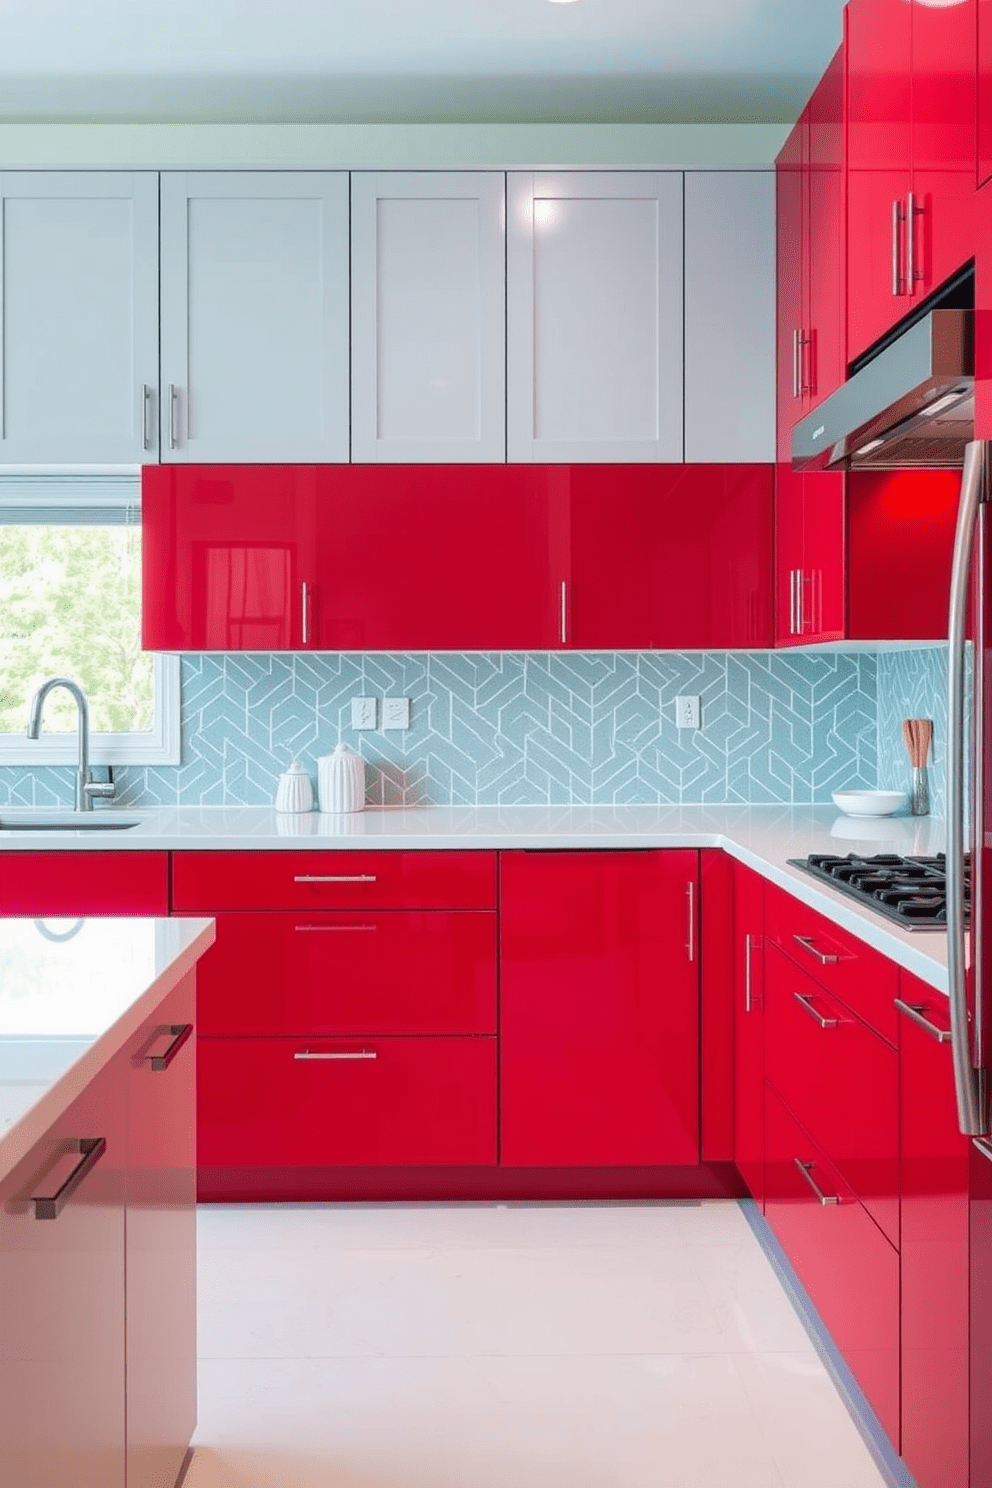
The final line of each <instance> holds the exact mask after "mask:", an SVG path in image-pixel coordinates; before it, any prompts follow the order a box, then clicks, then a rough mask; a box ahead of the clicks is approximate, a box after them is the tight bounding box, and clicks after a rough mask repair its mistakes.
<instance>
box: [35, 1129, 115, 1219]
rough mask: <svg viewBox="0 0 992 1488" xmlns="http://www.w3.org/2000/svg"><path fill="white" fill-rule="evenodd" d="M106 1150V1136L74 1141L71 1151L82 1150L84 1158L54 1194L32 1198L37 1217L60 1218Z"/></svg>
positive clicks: (81, 1138) (38, 1195) (82, 1138)
mask: <svg viewBox="0 0 992 1488" xmlns="http://www.w3.org/2000/svg"><path fill="white" fill-rule="evenodd" d="M106 1150H107V1139H106V1137H80V1138H79V1139H78V1141H76V1142H74V1143H73V1145H72V1147H71V1148H70V1151H74V1152H81V1153H82V1160H81V1161H80V1162H78V1163H77V1164H76V1166H75V1167H74V1168H73V1170H72V1172H71V1173H70V1174H69V1176H68V1178H66V1180H65V1182H64V1183H63V1184H62V1185H61V1187H59V1188H57V1189H56V1190H55V1192H54V1193H53V1194H37V1195H35V1196H34V1197H33V1198H32V1200H31V1202H32V1204H33V1205H34V1217H35V1219H58V1217H59V1215H60V1214H61V1212H62V1210H63V1209H64V1208H65V1206H66V1204H67V1203H68V1201H69V1199H71V1198H72V1195H73V1194H74V1193H75V1192H76V1189H77V1188H78V1187H79V1185H80V1184H81V1183H82V1181H83V1179H84V1178H85V1177H86V1175H87V1173H90V1172H92V1170H93V1169H94V1168H95V1167H96V1165H97V1163H98V1162H99V1161H100V1159H101V1157H102V1156H103V1154H104V1153H105V1152H106Z"/></svg>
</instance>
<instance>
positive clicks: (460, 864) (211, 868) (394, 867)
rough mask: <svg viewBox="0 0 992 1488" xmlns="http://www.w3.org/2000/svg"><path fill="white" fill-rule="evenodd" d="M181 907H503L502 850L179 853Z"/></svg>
mask: <svg viewBox="0 0 992 1488" xmlns="http://www.w3.org/2000/svg"><path fill="white" fill-rule="evenodd" d="M172 903H173V908H174V909H175V910H178V911H187V912H195V913H198V914H199V913H203V914H214V913H215V912H217V911H219V910H225V909H326V910H335V909H365V908H369V909H495V908H496V854H495V853H486V852H480V853H474V852H322V853H321V852H306V853H303V852H239V853H228V852H205V853H200V852H197V853H176V854H174V856H173V860H172Z"/></svg>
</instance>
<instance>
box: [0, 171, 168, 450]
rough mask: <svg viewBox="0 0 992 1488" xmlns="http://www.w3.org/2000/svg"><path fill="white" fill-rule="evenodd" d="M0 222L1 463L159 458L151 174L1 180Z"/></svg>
mask: <svg viewBox="0 0 992 1488" xmlns="http://www.w3.org/2000/svg"><path fill="white" fill-rule="evenodd" d="M0 214H2V220H0V245H2V274H0V332H2V345H0V464H20V463H23V464H48V465H51V464H87V463H94V464H138V463H140V462H141V461H147V460H150V459H155V458H156V451H157V448H158V435H157V428H156V424H157V417H158V415H157V408H156V403H157V395H158V178H157V176H156V174H155V172H154V171H143V172H135V173H132V172H127V171H38V172H35V171H9V172H2V173H0Z"/></svg>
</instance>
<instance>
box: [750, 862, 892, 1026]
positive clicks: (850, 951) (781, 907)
mask: <svg viewBox="0 0 992 1488" xmlns="http://www.w3.org/2000/svg"><path fill="white" fill-rule="evenodd" d="M765 902H766V916H767V918H766V933H767V935H768V939H769V941H770V942H771V944H772V945H777V946H778V947H779V949H780V950H782V951H784V952H785V954H786V955H787V956H788V957H789V958H790V959H791V960H793V961H795V963H796V965H797V966H801V967H802V969H803V971H806V972H808V973H809V974H810V976H812V977H815V978H816V980H817V981H818V982H819V983H820V985H821V987H823V988H824V989H825V990H826V991H828V992H835V993H836V994H837V996H838V997H840V998H843V1000H844V1002H846V1003H847V1005H848V1007H849V1008H851V1009H852V1010H853V1011H854V1012H856V1013H857V1014H858V1017H859V1018H863V1019H864V1020H865V1022H866V1023H868V1024H869V1025H870V1026H871V1027H872V1028H874V1030H875V1032H876V1033H879V1034H881V1036H882V1037H883V1038H884V1039H887V1040H888V1042H889V1043H890V1044H892V1046H893V1047H894V1048H898V1046H899V1019H898V1015H897V1013H896V1010H895V1007H894V1005H893V1004H894V999H895V998H896V997H898V995H899V968H898V966H896V964H895V962H894V961H890V960H889V959H888V958H887V957H886V956H881V955H879V953H878V952H877V951H873V950H872V949H871V947H870V946H866V945H865V944H864V942H863V941H860V940H858V939H857V937H856V936H853V935H849V934H848V933H847V931H846V930H841V929H840V928H839V926H837V925H834V924H832V923H831V922H830V920H828V919H825V918H824V916H823V915H821V914H817V912H816V910H814V909H807V908H806V906H805V905H804V904H801V903H800V901H799V900H798V899H794V898H793V897H792V895H791V894H785V893H783V892H782V891H781V890H780V889H775V888H772V887H769V889H768V892H767V899H766V901H765Z"/></svg>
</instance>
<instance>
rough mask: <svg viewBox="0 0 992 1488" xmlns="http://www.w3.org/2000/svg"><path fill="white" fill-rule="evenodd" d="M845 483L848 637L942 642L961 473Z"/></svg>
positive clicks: (869, 476) (858, 477) (907, 473)
mask: <svg viewBox="0 0 992 1488" xmlns="http://www.w3.org/2000/svg"><path fill="white" fill-rule="evenodd" d="M814 479H819V477H814ZM847 480H848V506H847V532H848V537H847V544H848V628H847V636H848V639H850V640H855V641H872V640H904V641H927V640H930V641H942V640H945V639H946V637H947V605H948V598H949V594H950V583H951V558H952V555H953V550H954V529H955V524H956V519H957V510H958V498H959V496H960V493H961V474H960V472H959V471H957V470H925V471H916V470H877V471H875V470H873V471H867V470H863V471H854V472H853V473H852V474H851V475H849V476H848V478H847Z"/></svg>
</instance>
